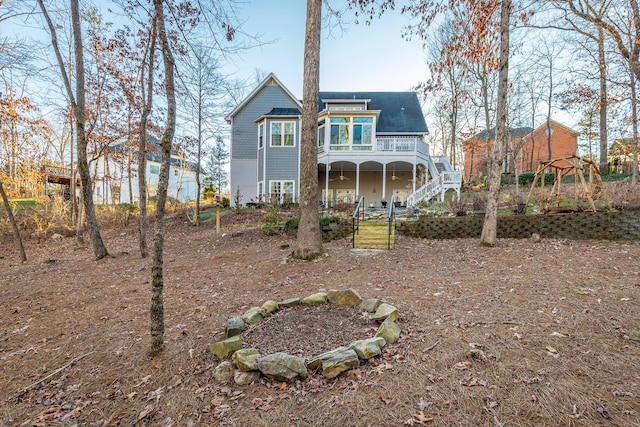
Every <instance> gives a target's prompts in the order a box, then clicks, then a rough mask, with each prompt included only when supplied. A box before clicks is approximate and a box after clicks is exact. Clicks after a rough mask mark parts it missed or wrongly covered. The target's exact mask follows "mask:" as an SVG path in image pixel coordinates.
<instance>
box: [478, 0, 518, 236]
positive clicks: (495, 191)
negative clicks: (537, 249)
mask: <svg viewBox="0 0 640 427" xmlns="http://www.w3.org/2000/svg"><path fill="white" fill-rule="evenodd" d="M510 16H511V0H503V1H502V5H501V8H500V72H499V74H498V105H497V111H496V114H497V117H496V142H495V144H494V145H493V156H492V159H491V171H490V173H489V194H488V195H487V207H486V212H485V215H484V223H483V224H482V233H481V235H480V243H481V244H482V245H483V246H495V245H496V234H497V228H498V227H497V225H498V200H499V197H500V178H501V177H502V163H503V162H504V152H505V147H506V144H507V136H508V132H507V91H508V90H509V17H510Z"/></svg>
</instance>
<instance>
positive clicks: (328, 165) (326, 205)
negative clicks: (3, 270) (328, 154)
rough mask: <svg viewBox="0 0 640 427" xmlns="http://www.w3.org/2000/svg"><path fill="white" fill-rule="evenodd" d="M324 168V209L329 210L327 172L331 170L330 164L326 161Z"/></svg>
mask: <svg viewBox="0 0 640 427" xmlns="http://www.w3.org/2000/svg"><path fill="white" fill-rule="evenodd" d="M325 165H326V166H325V168H324V207H325V208H326V209H329V171H330V170H331V164H330V163H329V160H328V159H327V163H325Z"/></svg>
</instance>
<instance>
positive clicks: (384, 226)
mask: <svg viewBox="0 0 640 427" xmlns="http://www.w3.org/2000/svg"><path fill="white" fill-rule="evenodd" d="M395 229H396V227H395V222H393V223H392V224H391V235H389V221H364V222H361V223H360V225H359V228H358V231H357V232H356V234H355V236H354V242H353V247H354V249H384V250H387V249H393V246H394V243H395V238H396V230H395Z"/></svg>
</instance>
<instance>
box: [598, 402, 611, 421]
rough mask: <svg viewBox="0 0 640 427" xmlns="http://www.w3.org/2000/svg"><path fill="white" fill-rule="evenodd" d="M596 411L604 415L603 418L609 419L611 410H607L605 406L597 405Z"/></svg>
mask: <svg viewBox="0 0 640 427" xmlns="http://www.w3.org/2000/svg"><path fill="white" fill-rule="evenodd" d="M596 411H598V413H599V414H600V415H602V418H605V419H609V417H610V415H609V412H607V410H606V409H605V408H604V407H603V406H600V405H598V406H596Z"/></svg>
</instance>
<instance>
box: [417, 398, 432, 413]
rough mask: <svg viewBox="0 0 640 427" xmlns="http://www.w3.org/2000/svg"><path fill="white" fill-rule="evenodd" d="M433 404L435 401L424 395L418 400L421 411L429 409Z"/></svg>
mask: <svg viewBox="0 0 640 427" xmlns="http://www.w3.org/2000/svg"><path fill="white" fill-rule="evenodd" d="M431 405H433V402H432V401H430V400H426V399H425V398H424V397H421V398H420V402H418V408H419V409H420V410H421V411H424V410H425V409H427V408H428V407H429V406H431Z"/></svg>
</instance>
